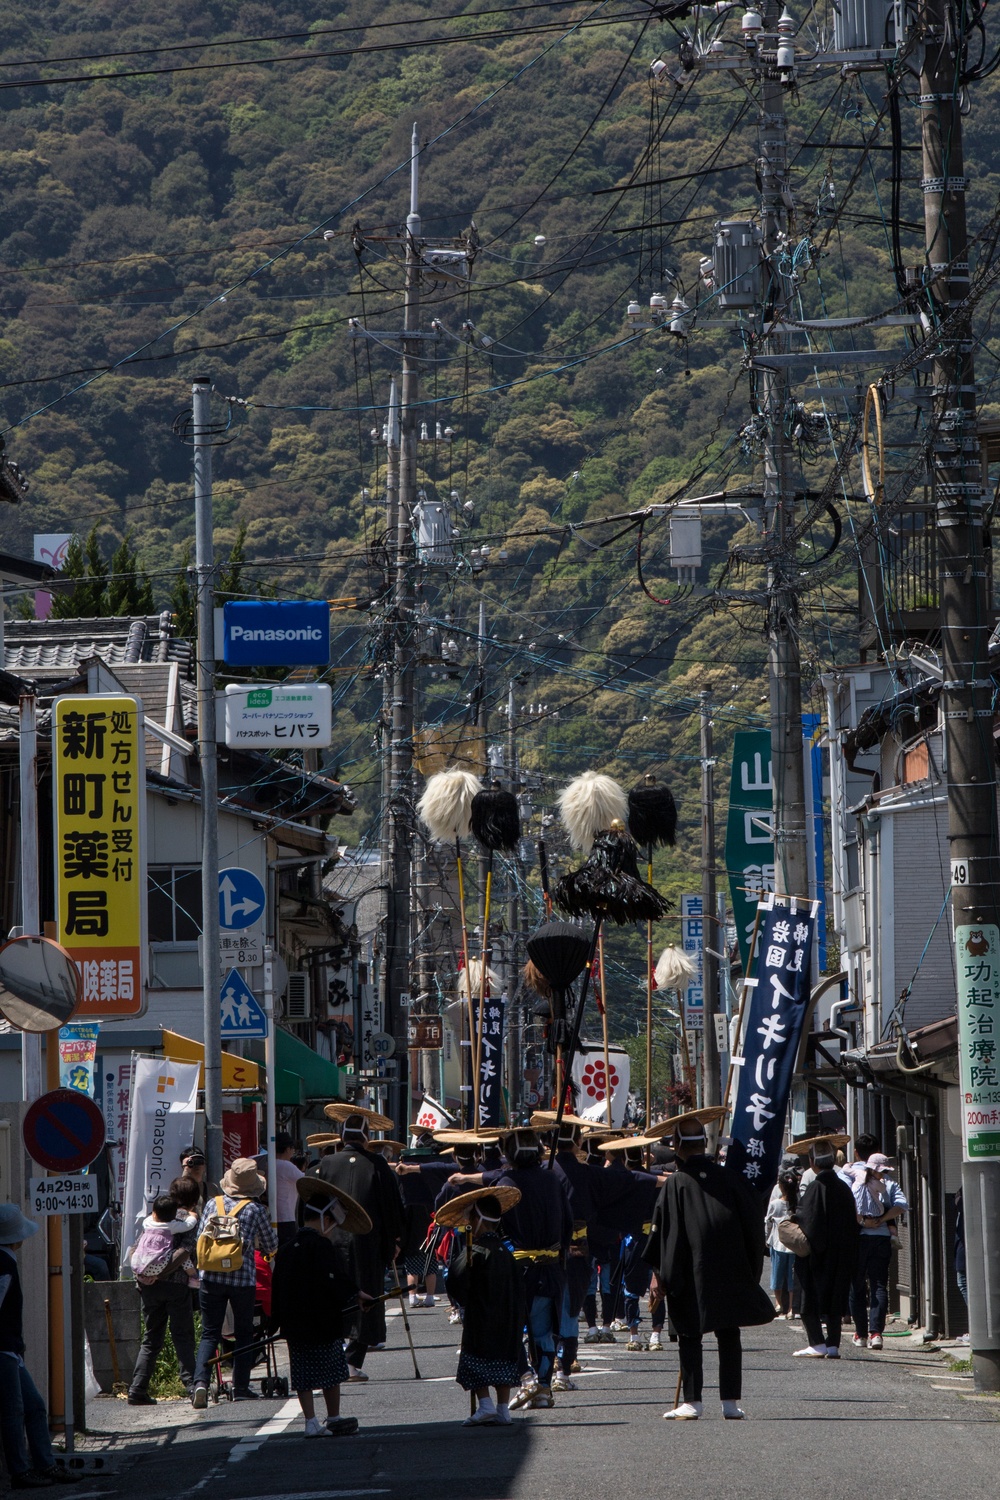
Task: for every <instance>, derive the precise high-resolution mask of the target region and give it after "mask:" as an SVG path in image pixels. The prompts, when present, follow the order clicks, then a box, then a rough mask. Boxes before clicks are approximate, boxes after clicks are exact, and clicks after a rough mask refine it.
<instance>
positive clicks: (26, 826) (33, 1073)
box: [18, 693, 42, 1104]
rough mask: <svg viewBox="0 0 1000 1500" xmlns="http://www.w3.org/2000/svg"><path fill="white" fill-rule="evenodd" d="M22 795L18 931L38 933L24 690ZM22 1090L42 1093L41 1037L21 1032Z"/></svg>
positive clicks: (34, 709)
mask: <svg viewBox="0 0 1000 1500" xmlns="http://www.w3.org/2000/svg"><path fill="white" fill-rule="evenodd" d="M18 729H19V734H18V752H19V761H20V794H21V828H20V834H21V931H22V932H24V933H26V934H27V935H28V936H34V935H35V934H36V933H38V932H40V931H41V929H40V927H39V919H38V700H37V698H36V697H35V695H34V693H23V694H22V695H21V698H20V700H19V704H18ZM21 1089H22V1092H23V1094H24V1102H25V1104H33V1103H34V1102H35V1100H36V1099H37V1098H38V1097H39V1095H40V1094H41V1092H42V1038H41V1035H40V1034H39V1033H38V1032H30V1031H22V1032H21Z"/></svg>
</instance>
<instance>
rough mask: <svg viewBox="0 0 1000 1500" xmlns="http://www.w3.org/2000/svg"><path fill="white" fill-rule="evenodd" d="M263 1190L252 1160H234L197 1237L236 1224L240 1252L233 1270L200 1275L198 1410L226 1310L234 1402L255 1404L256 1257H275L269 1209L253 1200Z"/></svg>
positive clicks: (204, 1401) (205, 1399) (264, 1185)
mask: <svg viewBox="0 0 1000 1500" xmlns="http://www.w3.org/2000/svg"><path fill="white" fill-rule="evenodd" d="M266 1190H267V1183H266V1182H265V1180H264V1178H263V1177H262V1176H261V1175H260V1173H259V1172H258V1171H257V1168H256V1166H255V1165H254V1163H253V1161H252V1160H251V1159H250V1158H249V1157H245V1156H241V1157H237V1159H236V1160H235V1161H234V1162H233V1164H232V1166H231V1167H230V1168H229V1171H228V1172H227V1173H226V1174H225V1176H224V1177H223V1179H222V1192H221V1193H220V1194H219V1195H218V1197H215V1198H211V1199H209V1201H208V1202H207V1203H206V1204H205V1207H204V1209H203V1210H202V1215H201V1223H200V1224H199V1226H198V1233H199V1238H200V1237H201V1235H205V1234H210V1233H214V1232H216V1231H217V1230H220V1229H222V1228H224V1227H225V1224H226V1221H235V1230H236V1234H237V1236H238V1240H237V1243H238V1247H239V1249H238V1254H237V1256H236V1258H237V1259H238V1260H239V1262H240V1263H239V1265H237V1266H234V1268H233V1269H232V1270H203V1271H202V1273H201V1292H200V1295H199V1304H200V1307H201V1343H200V1344H199V1345H198V1356H197V1360H196V1362H195V1371H194V1390H193V1393H192V1396H191V1404H192V1406H194V1408H195V1410H196V1411H204V1409H205V1407H206V1406H207V1405H208V1366H209V1363H210V1362H211V1360H212V1359H214V1357H215V1352H216V1350H217V1349H218V1347H219V1341H220V1339H221V1338H222V1325H223V1322H224V1321H225V1316H226V1308H227V1307H231V1308H232V1310H233V1337H234V1338H235V1341H236V1349H235V1352H234V1354H233V1400H234V1401H255V1400H258V1399H259V1397H258V1393H257V1391H254V1390H251V1389H250V1371H251V1370H252V1368H253V1348H252V1345H253V1310H254V1302H255V1300H256V1282H257V1274H256V1266H255V1261H254V1253H255V1251H256V1250H260V1251H262V1253H263V1254H264V1255H273V1253H274V1251H275V1250H276V1249H277V1248H278V1240H277V1236H276V1235H275V1232H274V1230H273V1229H272V1228H271V1220H270V1218H269V1216H268V1212H267V1209H266V1208H264V1207H262V1205H261V1204H260V1203H257V1202H255V1201H254V1200H255V1199H257V1198H259V1197H260V1196H261V1195H262V1194H263V1193H264V1192H266Z"/></svg>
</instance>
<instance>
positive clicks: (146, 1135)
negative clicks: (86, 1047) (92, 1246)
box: [122, 1057, 201, 1250]
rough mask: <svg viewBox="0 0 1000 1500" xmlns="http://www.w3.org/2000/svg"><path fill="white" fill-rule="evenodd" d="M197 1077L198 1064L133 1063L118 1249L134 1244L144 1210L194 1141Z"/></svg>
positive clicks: (139, 1059) (154, 1059)
mask: <svg viewBox="0 0 1000 1500" xmlns="http://www.w3.org/2000/svg"><path fill="white" fill-rule="evenodd" d="M200 1072H201V1064H200V1063H183V1062H174V1061H173V1060H172V1059H171V1058H166V1057H137V1058H136V1061H135V1073H134V1076H133V1080H132V1100H131V1109H130V1112H129V1124H128V1152H127V1156H126V1164H125V1204H124V1210H123V1213H122V1247H123V1249H126V1250H127V1249H128V1248H129V1247H130V1246H131V1245H134V1244H135V1237H136V1233H137V1230H138V1228H139V1227H141V1223H142V1220H143V1218H144V1217H145V1215H146V1214H147V1213H148V1212H149V1205H150V1204H151V1203H152V1201H153V1199H154V1198H156V1197H158V1196H159V1194H160V1193H165V1192H166V1191H167V1189H168V1188H169V1186H170V1184H171V1182H172V1181H173V1179H174V1178H175V1177H176V1176H177V1175H178V1174H179V1172H180V1154H181V1152H182V1151H183V1149H184V1147H185V1146H189V1145H190V1144H191V1141H192V1139H193V1138H194V1122H195V1112H196V1109H197V1103H198V1075H199V1074H200Z"/></svg>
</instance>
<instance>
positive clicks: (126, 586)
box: [103, 532, 153, 615]
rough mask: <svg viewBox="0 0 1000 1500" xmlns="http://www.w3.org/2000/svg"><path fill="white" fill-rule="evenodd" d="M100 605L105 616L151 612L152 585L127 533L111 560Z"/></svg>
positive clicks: (146, 613)
mask: <svg viewBox="0 0 1000 1500" xmlns="http://www.w3.org/2000/svg"><path fill="white" fill-rule="evenodd" d="M103 604H104V608H103V613H104V614H106V615H149V614H152V612H153V586H152V584H151V583H150V581H149V576H148V574H147V573H146V571H145V569H144V568H143V567H142V566H141V565H140V563H139V559H138V557H137V556H136V553H135V549H134V548H133V546H132V539H131V537H130V535H129V534H128V532H126V533H125V535H124V536H123V537H122V539H121V542H120V543H119V545H118V548H117V550H116V551H115V553H114V556H113V557H112V559H111V571H110V574H109V576H108V581H107V590H106V593H105V598H104V600H103Z"/></svg>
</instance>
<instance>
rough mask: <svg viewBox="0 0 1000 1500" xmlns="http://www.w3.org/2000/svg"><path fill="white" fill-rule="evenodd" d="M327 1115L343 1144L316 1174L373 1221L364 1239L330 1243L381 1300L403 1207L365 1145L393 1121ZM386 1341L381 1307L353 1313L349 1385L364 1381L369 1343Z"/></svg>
mask: <svg viewBox="0 0 1000 1500" xmlns="http://www.w3.org/2000/svg"><path fill="white" fill-rule="evenodd" d="M330 1111H336V1114H334V1115H333V1118H335V1119H339V1120H341V1121H342V1124H343V1142H344V1144H343V1148H342V1149H341V1150H340V1151H338V1152H337V1154H336V1155H335V1156H324V1157H323V1158H322V1160H321V1161H320V1163H319V1166H318V1167H317V1168H316V1174H317V1175H318V1176H319V1177H322V1178H323V1180H324V1182H332V1183H333V1185H334V1186H335V1187H338V1188H340V1189H341V1191H342V1192H345V1193H347V1194H348V1195H349V1196H350V1197H351V1198H353V1199H354V1201H355V1202H356V1203H360V1204H361V1207H362V1208H363V1209H364V1211H365V1213H366V1214H367V1215H368V1217H369V1218H370V1219H371V1221H372V1228H371V1231H370V1233H368V1234H345V1233H344V1232H343V1230H340V1229H336V1230H334V1231H333V1233H332V1234H331V1236H330V1241H331V1244H333V1246H334V1247H335V1249H337V1251H338V1253H339V1255H340V1256H341V1257H342V1263H343V1266H344V1269H345V1273H346V1274H347V1275H348V1276H349V1278H350V1280H351V1281H353V1282H354V1284H355V1286H357V1287H358V1289H359V1290H360V1291H362V1292H367V1293H368V1295H369V1296H370V1297H380V1296H381V1294H382V1291H383V1290H384V1284H385V1273H386V1269H387V1267H388V1266H389V1265H390V1264H391V1263H392V1261H393V1260H394V1259H395V1257H396V1251H397V1248H398V1241H399V1238H400V1236H401V1235H402V1233H403V1204H402V1201H401V1199H400V1196H399V1188H398V1186H397V1184H396V1177H395V1173H394V1172H393V1170H392V1168H391V1167H390V1165H389V1163H388V1162H387V1161H386V1159H385V1157H384V1156H381V1155H379V1154H378V1153H377V1152H373V1151H366V1150H365V1144H366V1142H367V1140H368V1136H369V1130H370V1129H371V1128H375V1129H377V1130H388V1129H390V1127H391V1125H392V1121H391V1120H387V1119H386V1117H385V1116H384V1115H377V1114H374V1113H373V1111H372V1110H363V1109H359V1108H355V1106H353V1105H350V1106H348V1105H336V1104H330V1105H327V1112H328V1113H329V1112H330ZM385 1337H386V1327H385V1303H384V1302H373V1303H372V1304H371V1305H370V1306H369V1307H367V1308H366V1309H365V1310H363V1311H362V1310H360V1309H359V1310H358V1312H357V1313H355V1314H354V1317H353V1319H352V1322H351V1324H350V1337H349V1341H348V1344H347V1350H346V1353H347V1365H348V1372H349V1378H350V1380H351V1381H353V1382H357V1381H362V1380H367V1379H368V1376H367V1375H365V1374H364V1373H363V1371H362V1368H361V1367H362V1365H363V1364H364V1361H365V1355H366V1354H367V1353H368V1350H369V1348H371V1346H372V1345H373V1344H381V1343H384V1342H385Z"/></svg>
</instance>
